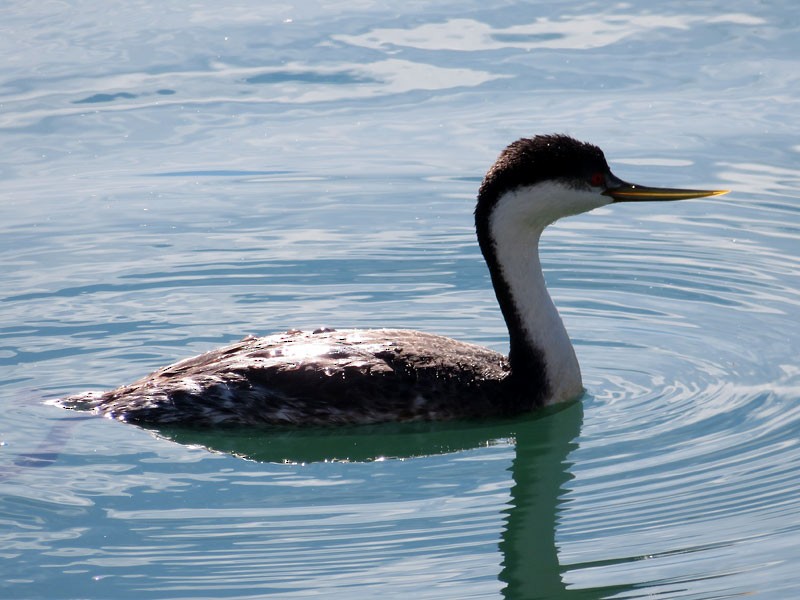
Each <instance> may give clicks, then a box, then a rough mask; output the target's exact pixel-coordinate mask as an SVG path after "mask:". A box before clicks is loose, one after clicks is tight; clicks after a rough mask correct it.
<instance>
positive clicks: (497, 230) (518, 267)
mask: <svg viewBox="0 0 800 600" xmlns="http://www.w3.org/2000/svg"><path fill="white" fill-rule="evenodd" d="M535 188H536V189H535V190H534V189H533V188H522V189H520V190H517V191H513V192H509V193H506V194H504V195H503V196H502V197H501V198H500V199H499V200H498V202H497V205H496V206H495V208H494V210H493V211H492V216H491V221H490V224H489V230H490V233H491V236H492V240H493V244H494V248H495V253H496V257H497V263H498V265H499V267H500V269H501V272H502V277H503V280H504V281H505V283H506V284H507V286H508V288H509V291H510V295H511V298H512V301H513V303H514V307H515V310H516V313H517V315H518V316H519V320H520V322H521V325H522V327H523V329H524V335H525V338H526V340H527V342H528V343H529V344H530V345H532V346H533V347H534V348H536V349H537V350H538V351H539V352H540V353H541V354H542V356H543V357H544V361H545V366H546V370H547V373H546V377H547V381H548V384H549V387H550V394H549V396H548V397H546V398H545V399H544V403H545V404H553V403H556V402H563V401H566V400H572V399H574V398H577V397H578V396H580V395H581V393H582V392H583V384H582V381H581V370H580V365H579V364H578V359H577V357H576V356H575V350H574V348H573V347H572V343H571V342H570V339H569V335H568V334H567V330H566V328H565V327H564V323H563V322H562V320H561V316H560V315H559V314H558V310H557V309H556V307H555V304H553V300H552V299H551V298H550V294H549V293H548V291H547V286H546V284H545V280H544V274H543V273H542V267H541V263H540V262H539V239H540V237H541V234H542V232H543V231H544V228H545V227H546V226H547V225H549V224H550V223H551V222H552V221H554V220H555V219H556V218H557V217H558V216H561V214H563V210H564V206H563V204H564V203H563V188H561V187H555V186H554V187H553V188H552V189H550V188H549V187H548V184H546V183H545V184H538V185H537V186H535ZM559 192H560V193H559ZM532 202H535V206H536V210H535V211H532V209H531V203H532ZM551 205H552V206H551ZM551 208H553V209H555V208H557V209H558V213H557V214H556V216H555V217H554V216H553V211H552V210H550V209H551Z"/></svg>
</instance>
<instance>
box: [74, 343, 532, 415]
mask: <svg viewBox="0 0 800 600" xmlns="http://www.w3.org/2000/svg"><path fill="white" fill-rule="evenodd" d="M509 372H510V371H509V366H508V361H507V359H506V357H505V356H503V355H502V354H499V353H497V352H493V351H491V350H489V349H487V348H483V347H481V346H477V345H474V344H468V343H464V342H458V341H456V340H453V339H450V338H447V337H443V336H437V335H432V334H427V333H422V332H419V331H409V330H391V329H376V330H328V329H323V330H317V331H313V332H301V331H289V332H286V333H282V334H277V335H271V336H266V337H259V338H256V337H248V338H245V339H243V340H241V341H239V342H236V343H235V344H231V345H229V346H226V347H223V348H219V349H217V350H213V351H211V352H207V353H205V354H201V355H199V356H196V357H194V358H189V359H187V360H183V361H181V362H178V363H175V364H173V365H170V366H168V367H165V368H163V369H160V370H158V371H156V372H154V373H152V374H151V375H148V376H147V377H144V378H143V379H140V380H139V381H137V382H135V383H132V384H130V385H127V386H123V387H120V388H117V389H115V390H112V391H109V392H104V393H96V392H89V393H86V394H81V395H78V396H72V397H69V398H66V399H64V400H62V401H61V402H60V404H61V405H62V406H66V407H70V408H89V409H92V410H94V411H95V412H97V413H100V414H103V415H106V416H109V417H113V418H117V419H120V420H124V421H129V422H134V423H152V424H159V423H162V424H168V423H181V424H185V425H199V426H207V425H224V424H249V425H265V424H277V425H293V424H297V425H301V424H302V425H331V424H344V423H377V422H384V421H411V420H443V419H454V418H475V417H487V416H493V415H504V414H511V413H513V412H517V410H515V409H513V408H512V407H515V406H517V404H518V403H517V402H515V401H513V400H512V399H509V400H508V401H507V402H506V401H504V397H505V396H508V395H509V394H510V393H511V392H510V387H511V386H509V384H508V380H509V377H508V376H509Z"/></svg>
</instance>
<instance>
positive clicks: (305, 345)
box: [58, 135, 725, 426]
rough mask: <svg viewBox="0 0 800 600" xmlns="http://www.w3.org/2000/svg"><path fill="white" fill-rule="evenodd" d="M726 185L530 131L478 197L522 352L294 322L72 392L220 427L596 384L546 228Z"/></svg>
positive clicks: (429, 414)
mask: <svg viewBox="0 0 800 600" xmlns="http://www.w3.org/2000/svg"><path fill="white" fill-rule="evenodd" d="M722 193H725V191H721V190H713V191H709V190H678V189H671V188H650V187H644V186H638V185H633V184H629V183H626V182H624V181H622V180H620V179H618V178H617V177H615V176H614V175H613V174H612V173H611V171H610V169H609V167H608V164H607V163H606V160H605V157H604V156H603V153H602V151H601V150H600V149H599V148H597V147H596V146H593V145H591V144H586V143H582V142H578V141H576V140H574V139H572V138H570V137H567V136H564V135H550V136H536V137H533V138H523V139H520V140H517V141H516V142H514V143H512V144H511V145H509V146H508V147H507V148H506V149H505V150H504V151H503V152H502V153H501V154H500V156H499V157H498V159H497V160H496V161H495V163H494V165H493V166H492V167H491V168H490V169H489V171H488V172H487V174H486V177H485V178H484V180H483V182H482V184H481V187H480V190H479V192H478V201H477V205H476V209H475V227H476V232H477V237H478V243H479V245H480V249H481V252H482V254H483V257H484V259H485V260H486V264H487V266H488V268H489V273H490V275H491V279H492V284H493V286H494V290H495V294H496V296H497V301H498V304H499V305H500V310H501V312H502V314H503V317H504V319H505V322H506V325H507V327H508V332H509V353H508V356H504V355H502V354H499V353H497V352H493V351H491V350H489V349H486V348H482V347H480V346H476V345H474V344H469V343H465V342H460V341H456V340H453V339H450V338H446V337H442V336H437V335H432V334H429V333H422V332H418V331H409V330H390V329H375V330H341V331H336V330H328V329H323V330H317V331H313V332H300V331H289V332H286V333H283V334H277V335H271V336H266V337H260V338H253V337H248V338H245V339H243V340H241V341H240V342H237V343H235V344H232V345H230V346H226V347H224V348H220V349H217V350H213V351H211V352H207V353H205V354H202V355H200V356H197V357H194V358H190V359H187V360H184V361H181V362H178V363H175V364H173V365H170V366H168V367H165V368H163V369H160V370H158V371H155V372H154V373H152V374H151V375H148V376H147V377H145V378H143V379H141V380H139V381H137V382H135V383H133V384H131V385H127V386H122V387H120V388H117V389H115V390H111V391H108V392H99V393H98V392H86V393H84V394H79V395H77V396H72V397H68V398H65V399H63V400H60V401H58V403H59V404H60V405H61V406H64V407H67V408H86V409H91V410H93V411H94V412H96V413H99V414H102V415H105V416H108V417H112V418H116V419H120V420H123V421H129V422H136V423H151V424H160V423H170V424H174V423H178V424H186V425H200V426H208V425H222V424H227V425H231V424H246V425H264V424H270V425H333V424H344V423H348V424H358V423H376V422H385V421H411V420H444V419H456V418H485V417H491V416H510V415H515V414H519V413H522V412H526V411H529V410H532V409H534V408H536V407H541V406H544V405H548V404H554V403H558V402H565V401H568V400H572V399H575V398H577V397H579V396H580V395H581V393H582V391H583V386H582V381H581V372H580V366H579V364H578V359H577V357H576V354H575V350H574V348H573V346H572V343H571V342H570V339H569V336H568V334H567V331H566V329H565V327H564V324H563V323H562V321H561V317H560V316H559V314H558V310H557V309H556V307H555V304H554V303H553V301H552V299H551V298H550V295H549V293H548V291H547V287H546V285H545V279H544V275H543V273H542V268H541V264H540V262H539V253H538V246H539V240H540V238H541V235H542V232H543V231H544V229H545V228H546V227H547V226H548V225H550V224H551V223H553V222H554V221H556V220H557V219H559V218H561V217H565V216H570V215H575V214H579V213H582V212H587V211H590V210H592V209H594V208H597V207H600V206H604V205H607V204H610V203H612V202H631V201H644V200H682V199H686V198H697V197H702V196H713V195H718V194H722Z"/></svg>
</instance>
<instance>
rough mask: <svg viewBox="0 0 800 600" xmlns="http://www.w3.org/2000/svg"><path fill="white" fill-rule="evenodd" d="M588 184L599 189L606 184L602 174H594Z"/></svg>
mask: <svg viewBox="0 0 800 600" xmlns="http://www.w3.org/2000/svg"><path fill="white" fill-rule="evenodd" d="M589 182H590V183H591V184H592V186H593V187H600V186H601V185H605V183H606V176H605V175H603V174H602V173H595V174H594V175H592V177H591V179H589Z"/></svg>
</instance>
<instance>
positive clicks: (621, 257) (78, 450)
mask: <svg viewBox="0 0 800 600" xmlns="http://www.w3.org/2000/svg"><path fill="white" fill-rule="evenodd" d="M784 4H785V6H784V5H783V4H780V3H761V4H754V3H750V2H736V1H734V2H721V1H717V2H703V3H691V4H687V5H685V6H683V5H680V4H675V5H663V6H661V5H656V4H653V3H649V2H643V1H634V2H629V3H624V4H611V5H606V4H598V3H592V2H585V1H584V2H579V1H573V2H559V3H542V4H539V3H537V4H533V5H531V4H528V3H522V2H511V3H506V4H503V5H500V6H499V7H497V8H490V7H488V5H485V4H484V3H479V2H458V3H456V2H441V3H436V4H435V5H425V4H419V3H406V4H404V5H400V4H398V5H395V6H391V7H386V6H383V5H381V4H380V3H378V4H369V3H353V2H339V3H320V4H315V3H302V4H297V5H292V4H287V3H284V4H282V5H280V6H272V5H271V4H270V3H255V2H253V3H248V2H241V3H238V4H234V5H225V3H218V2H216V3H214V2H203V1H201V2H193V3H191V4H186V3H153V2H138V3H129V2H128V3H121V2H111V3H103V4H98V3H91V2H87V3H72V4H68V3H38V4H37V3H22V2H11V3H6V4H5V5H4V6H3V7H2V8H0V23H2V25H0V31H2V36H0V49H1V52H0V55H2V56H3V57H4V59H3V61H0V141H1V142H2V148H3V152H2V156H0V410H2V415H3V416H2V418H1V419H0V559H1V560H0V596H1V597H3V598H137V599H140V598H181V599H188V598H255V597H258V598H261V597H275V598H304V597H324V598H342V599H348V600H352V599H354V598H375V597H379V596H380V597H387V598H417V599H432V598H440V599H453V598H459V599H461V598H513V599H524V600H527V599H534V598H653V597H658V598H686V599H688V598H691V599H711V598H714V599H717V598H733V597H740V596H748V597H758V598H776V599H786V598H793V597H796V596H798V595H800V550H798V549H799V548H800V483H799V482H800V439H799V438H798V430H800V429H799V428H800V403H799V402H798V401H799V400H800V364H798V359H797V357H798V356H800V291H798V290H800V258H798V256H800V243H798V239H800V175H799V174H798V173H799V172H798V169H797V164H798V158H799V154H800V144H799V143H798V140H799V139H800V135H798V134H800V125H799V124H800V101H799V100H798V98H800V77H799V76H798V73H800V65H799V64H798V63H799V61H798V57H800V21H799V20H798V18H797V11H796V9H795V8H793V6H792V5H791V3H789V4H786V3H784ZM553 131H558V132H567V133H570V134H572V135H574V136H575V137H578V138H579V139H583V140H587V141H591V142H594V143H596V144H598V145H600V146H601V147H603V149H604V150H605V152H606V155H607V157H608V159H609V162H610V163H611V165H612V168H613V169H614V171H615V173H616V174H617V175H618V176H620V177H622V178H624V179H626V180H631V181H636V182H641V183H645V184H652V185H670V186H684V187H706V186H707V187H724V188H730V189H732V190H733V192H732V193H731V194H730V195H728V196H724V197H719V198H712V199H706V200H698V201H690V202H682V203H677V204H672V203H671V204H669V205H663V206H653V205H637V206H632V205H624V206H615V207H610V208H606V209H603V210H597V211H595V212H593V213H592V214H588V215H582V216H580V217H576V218H573V219H570V220H565V221H564V222H562V223H559V224H557V225H556V226H554V227H553V228H551V230H549V231H548V232H547V233H546V234H545V237H544V240H543V247H542V257H543V262H544V264H545V268H546V277H547V280H548V283H549V285H550V288H551V290H552V293H553V296H554V299H555V301H556V303H557V304H558V306H559V308H560V310H561V312H562V315H563V317H564V320H565V323H566V325H567V327H568V329H569V331H570V333H571V336H572V338H573V340H574V342H575V346H576V350H577V353H578V356H579V359H580V361H581V364H582V368H583V373H584V383H585V385H586V388H587V393H586V395H585V396H584V398H583V399H582V400H581V402H580V403H579V404H574V405H572V406H570V407H568V408H567V409H565V410H563V411H561V412H559V413H556V414H546V415H532V416H530V417H527V418H522V419H517V420H514V421H512V422H505V423H456V424H438V425H436V424H433V425H407V426H383V427H371V428H369V427H368V428H354V429H344V430H331V431H291V432H273V433H270V434H268V435H267V434H265V433H263V432H254V431H246V430H245V431H230V432H205V433H202V432H200V433H199V432H191V431H185V430H184V431H181V430H172V431H167V430H163V431H160V432H150V431H146V430H142V429H139V428H136V427H132V426H126V425H123V424H120V423H116V422H111V421H107V420H103V419H98V418H93V417H90V416H87V415H83V414H79V413H73V412H66V411H62V410H59V409H57V408H54V407H52V406H49V405H47V404H46V403H45V401H46V400H48V399H52V398H55V397H58V396H60V395H64V394H67V393H71V392H77V391H81V390H84V389H102V388H109V387H113V386H116V385H119V384H121V383H126V382H130V381H132V380H133V379H136V378H138V377H140V376H141V375H143V374H145V373H147V372H149V371H151V370H153V369H155V368H156V367H159V366H162V365H165V364H167V363H169V362H172V361H174V360H177V359H180V358H183V357H187V356H190V355H192V354H195V353H199V352H202V351H204V350H208V349H210V348H213V347H215V346H218V345H221V344H223V343H225V342H227V341H230V340H234V339H238V338H240V337H242V336H243V335H245V334H248V333H268V332H273V331H280V330H284V329H287V328H290V327H317V326H320V325H327V326H333V327H345V326H358V327H371V326H393V327H394V326H397V327H413V328H418V329H423V330H426V331H432V332H437V333H441V334H446V335H451V336H454V337H457V338H459V339H464V340H469V341H473V342H477V343H481V344H485V345H487V346H490V347H492V348H494V349H497V350H504V349H505V344H506V342H505V337H506V333H505V331H504V326H503V322H502V320H501V318H500V315H499V311H498V310H497V308H496V305H495V302H494V297H493V294H492V291H491V289H490V283H489V280H488V275H487V272H486V269H485V267H484V266H483V264H482V262H481V259H480V254H479V252H478V250H477V247H476V244H475V241H474V234H473V230H472V217H471V212H472V208H473V202H474V197H475V193H476V189H477V186H478V184H479V181H480V178H481V177H482V175H483V173H484V172H485V170H486V168H487V167H488V166H489V165H490V164H491V162H492V161H493V160H494V157H495V156H496V155H497V153H498V152H499V151H500V150H501V149H502V147H503V146H504V145H506V144H507V143H508V142H510V141H512V140H513V139H516V138H517V137H520V136H523V135H530V134H533V133H539V132H553Z"/></svg>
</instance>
